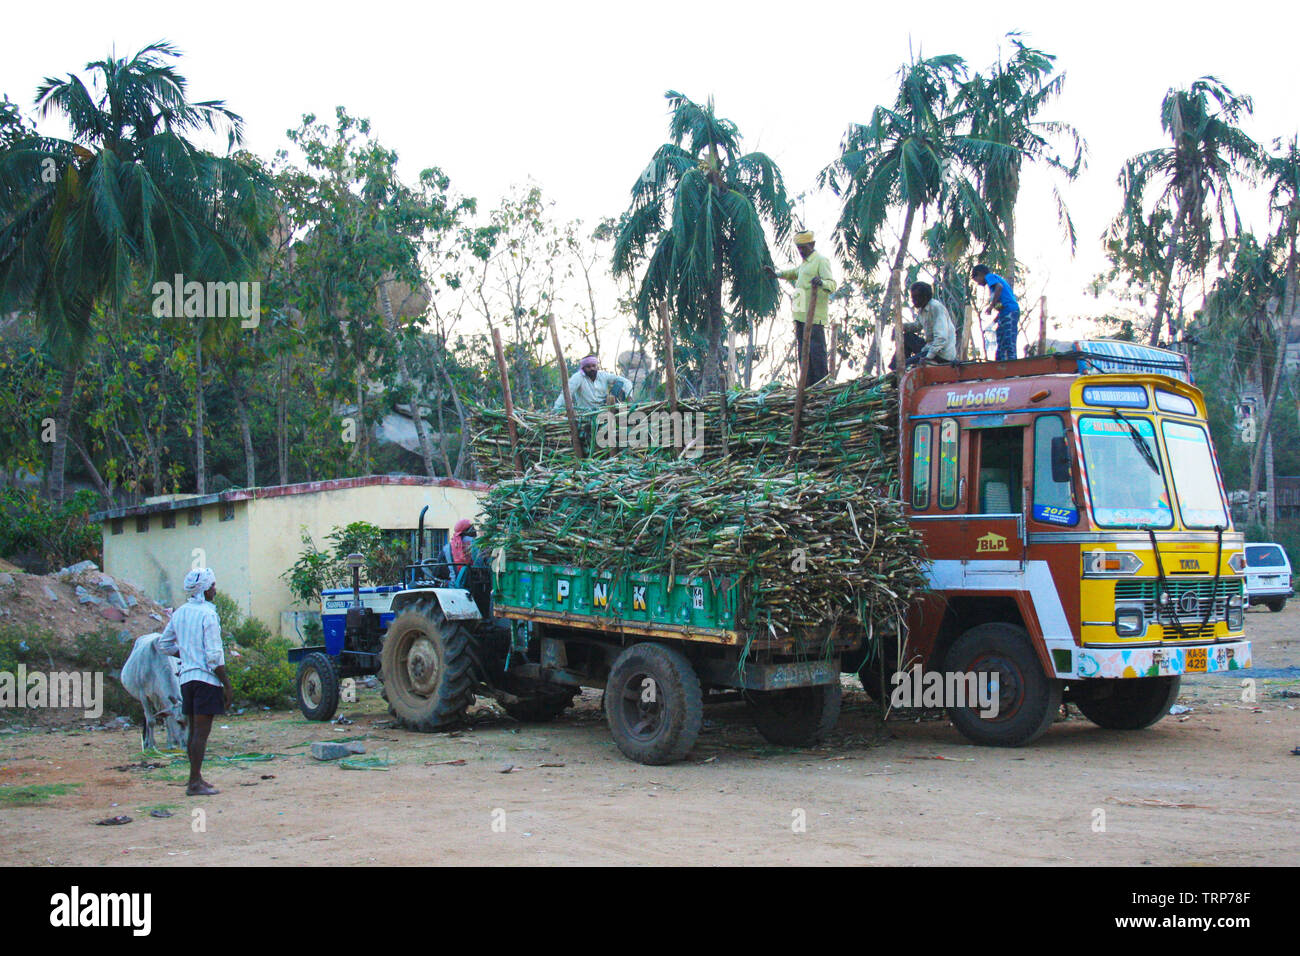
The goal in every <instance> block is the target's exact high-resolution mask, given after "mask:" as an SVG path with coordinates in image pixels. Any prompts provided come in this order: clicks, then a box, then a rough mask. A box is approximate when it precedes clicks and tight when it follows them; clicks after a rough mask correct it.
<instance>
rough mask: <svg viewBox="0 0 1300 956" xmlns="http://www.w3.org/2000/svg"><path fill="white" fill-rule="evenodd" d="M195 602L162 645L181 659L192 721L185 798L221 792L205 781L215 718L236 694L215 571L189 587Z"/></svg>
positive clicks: (197, 574)
mask: <svg viewBox="0 0 1300 956" xmlns="http://www.w3.org/2000/svg"><path fill="white" fill-rule="evenodd" d="M183 587H184V588H185V593H186V594H188V595H189V600H188V601H186V602H185V603H184V604H182V605H181V606H180V607H178V608H177V609H176V610H175V611H173V612H172V617H171V620H170V621H168V622H167V627H166V628H164V629H163V633H162V637H160V638H159V639H158V645H157V646H158V650H160V651H162V652H163V653H164V654H170V655H171V656H172V657H179V658H180V659H181V673H180V681H181V711H182V713H184V714H185V716H186V717H188V718H189V725H190V734H189V746H188V748H187V749H188V751H189V758H190V780H189V785H188V786H187V787H186V788H185V792H186V793H187V794H189V795H190V796H192V797H199V796H210V795H212V794H215V793H217V792H218V791H217V788H216V787H214V786H212V784H210V783H208V782H207V781H206V780H204V779H203V755H204V754H205V753H206V752H207V748H208V734H209V733H211V732H212V718H213V717H216V716H218V715H220V714H223V713H225V712H226V710H227V709H228V708H229V707H230V705H231V703H232V702H233V700H234V688H233V687H231V684H230V678H229V677H228V676H227V674H226V651H225V648H224V647H223V646H222V644H221V621H220V620H219V619H218V618H217V609H216V608H215V607H214V606H213V604H212V599H213V598H214V597H216V596H217V576H216V575H215V574H213V573H212V569H211V568H195V569H194V570H192V571H190V573H189V574H187V575H185V583H184V585H183Z"/></svg>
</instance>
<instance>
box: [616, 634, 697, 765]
mask: <svg viewBox="0 0 1300 956" xmlns="http://www.w3.org/2000/svg"><path fill="white" fill-rule="evenodd" d="M605 720H606V721H607V722H608V724H609V732H610V734H611V735H612V736H613V738H614V743H616V744H617V745H618V749H619V750H621V751H623V753H624V754H626V755H627V756H628V757H631V758H632V759H633V760H635V761H637V762H638V763H644V764H650V765H652V766H658V765H661V764H669V763H676V762H677V761H679V760H681V759H682V758H684V757H685V756H686V755H687V754H688V753H690V750H691V748H692V747H693V746H695V738H696V737H698V736H699V735H700V727H701V726H702V725H703V723H704V695H703V693H702V691H701V690H700V678H699V677H698V676H697V675H696V673H695V669H694V668H693V667H691V662H690V661H688V660H687V659H686V658H685V657H683V656H682V655H681V653H680V652H678V651H675V650H673V649H672V648H670V647H665V646H664V645H662V644H651V643H642V644H633V645H632V646H631V647H629V648H627V649H626V650H624V651H623V653H621V654H619V655H618V657H617V658H616V659H615V660H614V666H613V667H611V668H610V671H609V679H608V681H607V682H606V684H605Z"/></svg>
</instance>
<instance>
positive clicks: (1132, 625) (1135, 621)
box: [1115, 607, 1147, 637]
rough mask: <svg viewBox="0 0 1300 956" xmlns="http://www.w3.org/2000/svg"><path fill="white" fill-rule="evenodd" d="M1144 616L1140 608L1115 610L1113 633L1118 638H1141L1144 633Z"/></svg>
mask: <svg viewBox="0 0 1300 956" xmlns="http://www.w3.org/2000/svg"><path fill="white" fill-rule="evenodd" d="M1146 629H1147V621H1146V615H1145V614H1143V613H1142V608H1140V607H1117V608H1115V633H1116V634H1117V635H1119V636H1120V637H1141V636H1142V635H1143V634H1145V633H1146Z"/></svg>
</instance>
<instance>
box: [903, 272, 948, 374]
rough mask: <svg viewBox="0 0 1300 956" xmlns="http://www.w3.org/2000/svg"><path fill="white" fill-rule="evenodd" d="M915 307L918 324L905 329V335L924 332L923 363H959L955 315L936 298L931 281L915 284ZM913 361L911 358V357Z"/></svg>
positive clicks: (913, 290) (909, 325) (913, 285)
mask: <svg viewBox="0 0 1300 956" xmlns="http://www.w3.org/2000/svg"><path fill="white" fill-rule="evenodd" d="M911 293H912V305H913V307H914V308H915V309H916V321H915V322H910V323H908V324H907V325H906V326H904V327H903V330H904V331H905V332H910V333H913V334H916V333H920V334H921V335H922V336H923V337H924V340H925V345H924V346H923V347H921V348H920V349H919V357H920V360H921V361H922V362H955V361H956V360H957V330H956V328H954V326H953V322H952V316H951V315H949V314H948V310H947V309H946V308H944V304H943V303H942V302H940V301H939V300H938V299H936V298H935V297H934V289H932V288H931V287H930V283H928V282H915V283H913V284H912V289H911ZM908 357H909V358H911V356H910V355H909V356H908Z"/></svg>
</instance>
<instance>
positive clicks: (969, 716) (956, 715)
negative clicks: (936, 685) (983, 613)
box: [944, 622, 1061, 747]
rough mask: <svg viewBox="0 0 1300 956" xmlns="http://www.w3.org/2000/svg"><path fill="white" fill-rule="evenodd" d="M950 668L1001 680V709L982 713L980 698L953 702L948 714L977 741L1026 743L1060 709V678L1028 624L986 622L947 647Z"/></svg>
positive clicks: (996, 744) (1000, 744)
mask: <svg viewBox="0 0 1300 956" xmlns="http://www.w3.org/2000/svg"><path fill="white" fill-rule="evenodd" d="M944 670H945V671H947V672H949V673H974V674H980V675H988V676H987V678H986V679H987V680H989V681H993V682H996V686H997V714H996V716H988V717H982V716H981V715H980V710H981V708H980V706H979V702H978V701H968V702H967V705H966V706H964V707H954V706H950V707H948V719H949V720H951V721H952V722H953V726H955V727H956V728H957V729H958V730H959V731H961V733H962V735H963V736H964V737H965V738H966V739H967V740H969V741H971V742H972V743H976V744H981V745H984V746H990V747H1021V746H1024V745H1025V744H1027V743H1030V742H1032V741H1034V740H1037V739H1038V738H1039V737H1040V736H1041V735H1042V733H1043V732H1044V731H1045V730H1047V728H1048V727H1049V726H1050V725H1051V723H1052V721H1053V719H1055V717H1056V714H1057V712H1058V711H1059V710H1060V709H1061V682H1060V681H1058V680H1055V679H1053V678H1051V677H1048V676H1047V674H1045V673H1044V672H1043V665H1042V664H1041V663H1040V662H1039V660H1038V655H1036V654H1035V653H1034V649H1033V646H1032V645H1031V644H1030V641H1029V634H1028V633H1027V632H1026V631H1025V629H1024V628H1023V627H1018V626H1017V625H1015V624H1006V623H1002V622H997V623H992V624H981V625H979V626H978V627H972V628H971V629H970V630H969V631H967V632H966V633H965V634H963V635H962V636H961V637H959V638H957V640H956V642H955V643H954V644H953V645H952V648H951V649H950V650H949V651H948V658H947V661H946V663H945V665H944Z"/></svg>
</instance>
